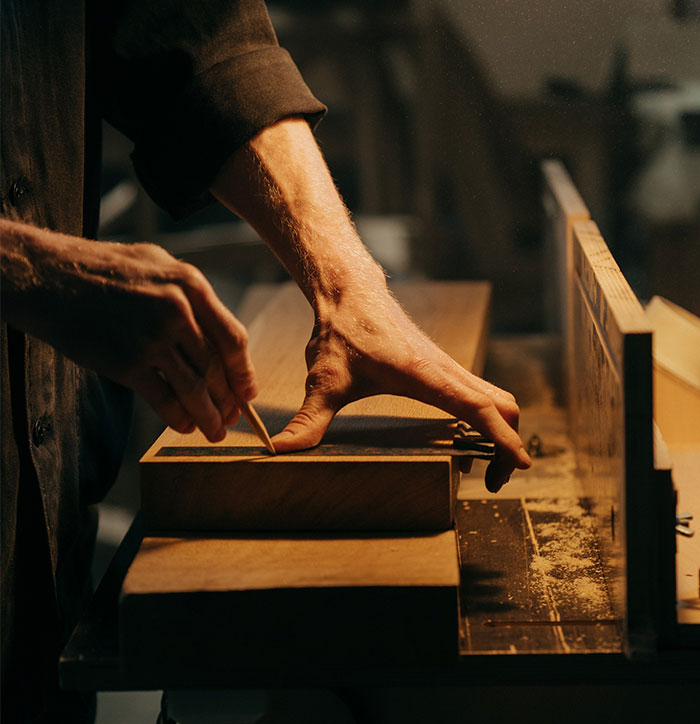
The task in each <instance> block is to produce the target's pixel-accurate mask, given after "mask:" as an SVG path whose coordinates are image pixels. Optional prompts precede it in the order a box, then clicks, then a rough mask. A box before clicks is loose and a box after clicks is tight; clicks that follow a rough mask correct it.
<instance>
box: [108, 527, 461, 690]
mask: <svg viewBox="0 0 700 724" xmlns="http://www.w3.org/2000/svg"><path fill="white" fill-rule="evenodd" d="M458 586H459V570H458V563H457V546H456V537H455V533H454V531H446V532H443V533H435V534H428V535H422V536H416V537H412V536H408V535H388V536H379V535H377V534H372V535H366V536H363V535H354V536H348V535H343V536H340V535H339V536H337V537H331V538H329V537H326V536H322V535H316V536H309V534H305V536H304V537H301V536H298V535H296V536H295V535H291V536H274V537H266V536H228V537H225V538H224V537H221V538H194V537H168V538H166V537H159V538H145V539H144V541H143V543H142V545H141V548H140V550H139V552H138V554H137V555H136V558H135V559H134V562H133V563H132V565H131V567H130V569H129V572H128V573H127V575H126V578H125V580H124V583H123V586H122V593H121V599H120V630H121V653H122V662H123V666H124V669H125V671H127V672H128V673H129V676H132V677H135V678H139V677H144V676H145V677H148V675H149V673H150V672H152V671H157V672H158V674H159V677H160V680H165V681H169V682H171V683H170V684H169V685H170V686H178V685H179V686H183V687H188V688H191V687H193V686H194V687H197V686H207V685H208V681H210V679H211V677H212V676H213V677H215V678H216V679H217V680H220V679H221V677H222V672H223V674H225V673H226V672H231V673H232V679H233V672H235V671H237V670H244V671H256V670H257V671H261V672H262V671H266V670H267V671H270V670H272V671H285V670H289V671H293V670H295V669H296V668H297V667H309V666H313V667H316V668H317V669H324V668H327V667H338V666H344V667H356V666H363V667H376V666H385V665H396V666H402V667H411V666H416V665H418V664H421V665H425V664H430V663H431V662H432V663H436V662H442V663H445V662H449V661H452V662H454V661H456V658H457V653H458V648H457V646H458V608H457V589H458ZM173 682H174V683H173Z"/></svg>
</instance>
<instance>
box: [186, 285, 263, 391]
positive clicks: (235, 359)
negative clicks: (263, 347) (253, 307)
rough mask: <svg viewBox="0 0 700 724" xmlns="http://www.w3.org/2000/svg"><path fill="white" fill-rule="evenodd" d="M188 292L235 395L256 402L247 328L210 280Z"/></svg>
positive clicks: (191, 286)
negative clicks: (217, 294) (228, 306)
mask: <svg viewBox="0 0 700 724" xmlns="http://www.w3.org/2000/svg"><path fill="white" fill-rule="evenodd" d="M186 293H187V296H188V298H189V300H190V304H191V305H192V309H193V310H194V313H195V316H196V318H197V321H198V322H199V324H200V326H201V328H202V331H203V332H204V334H205V335H206V336H207V338H208V339H209V341H210V342H211V343H212V345H214V347H215V348H216V350H217V351H218V353H219V355H220V357H221V360H222V362H223V365H224V369H225V372H226V377H227V379H228V382H229V385H230V386H231V389H232V390H233V393H234V395H235V396H236V398H237V399H240V400H243V401H245V402H247V401H248V400H252V399H253V398H254V397H255V396H256V395H257V393H258V388H257V382H256V380H255V369H254V368H253V362H252V360H251V359H250V354H249V352H248V333H247V332H246V329H245V327H244V326H243V325H242V324H241V323H240V322H239V321H238V319H236V317H235V316H234V315H233V314H232V313H231V312H230V311H229V310H228V308H227V307H226V306H225V305H224V303H223V302H222V301H221V300H220V299H219V298H218V297H217V296H216V293H215V292H214V290H213V289H212V287H211V285H210V284H209V282H207V281H206V279H203V278H202V279H201V280H200V281H199V283H196V284H192V285H188V288H187V289H186Z"/></svg>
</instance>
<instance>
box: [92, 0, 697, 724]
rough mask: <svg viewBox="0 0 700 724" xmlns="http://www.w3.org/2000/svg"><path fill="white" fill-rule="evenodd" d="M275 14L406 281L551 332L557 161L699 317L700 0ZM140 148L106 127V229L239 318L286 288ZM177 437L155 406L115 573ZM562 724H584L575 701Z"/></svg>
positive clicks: (464, 0)
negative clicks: (482, 283) (256, 292)
mask: <svg viewBox="0 0 700 724" xmlns="http://www.w3.org/2000/svg"><path fill="white" fill-rule="evenodd" d="M268 6H269V9H270V12H271V15H272V18H273V23H274V24H275V27H276V29H277V32H278V36H279V39H280V43H281V45H283V46H285V47H286V48H287V49H288V50H289V51H290V52H291V54H292V56H293V57H294V59H295V60H296V62H297V64H298V65H299V67H300V69H301V71H302V74H303V75H304V77H305V79H306V81H307V83H308V84H309V86H310V87H311V89H312V90H313V91H314V92H315V94H316V95H317V96H318V97H319V98H320V99H321V100H323V101H324V102H325V103H326V104H327V105H328V106H329V112H328V115H327V117H326V118H325V120H324V121H323V123H322V124H321V125H320V127H319V129H318V133H317V137H318V140H319V142H320V144H321V146H322V148H323V151H324V153H325V155H326V158H327V160H328V164H329V166H330V168H331V172H332V174H333V176H334V178H335V179H336V182H337V184H338V186H339V188H340V190H341V193H342V194H343V196H344V198H345V200H346V202H347V204H348V206H349V208H350V210H351V211H352V213H353V216H354V219H355V222H356V223H357V226H358V229H359V231H360V233H361V235H362V237H363V239H364V241H365V243H367V245H368V246H369V247H370V248H371V249H372V251H373V253H374V254H375V256H376V258H377V259H378V260H379V261H380V262H381V263H382V264H383V265H384V267H385V268H386V269H387V271H388V272H389V274H390V275H391V276H392V277H393V278H395V279H398V278H419V277H431V278H439V279H488V280H490V281H491V282H492V283H493V285H494V299H493V316H492V330H493V332H494V333H495V334H499V333H508V334H510V333H532V332H539V331H543V329H544V314H543V294H542V289H543V287H544V286H546V285H548V284H549V283H550V282H551V274H552V270H551V269H550V268H548V267H547V264H546V261H545V260H544V259H543V256H542V251H543V250H542V243H541V231H540V227H541V215H540V181H539V176H538V165H539V161H540V160H541V159H542V158H546V157H556V158H560V159H562V160H563V161H564V162H565V164H566V166H567V168H568V170H569V172H570V174H571V176H572V177H573V179H574V182H575V183H576V185H577V186H578V188H579V190H580V192H581V194H582V196H583V198H584V200H585V202H586V204H587V205H588V206H589V208H590V210H591V215H592V217H593V219H594V220H595V221H596V222H597V223H598V225H599V226H600V227H601V229H602V232H603V235H604V237H605V239H606V240H607V242H608V244H609V246H610V247H611V249H612V250H613V253H614V255H615V256H616V258H617V260H618V262H619V264H620V265H621V267H622V269H623V271H624V273H625V275H626V276H627V278H628V280H629V281H630V283H631V284H632V286H633V287H634V289H635V291H636V292H637V294H638V296H639V297H640V298H641V299H642V300H647V299H649V298H650V297H651V296H652V295H654V294H660V295H662V296H665V297H667V298H668V299H670V300H671V301H673V302H676V303H677V304H680V305H681V306H683V307H685V308H687V309H689V310H690V311H692V312H694V313H695V314H700V271H699V270H700V0H615V2H610V1H609V0H569V2H566V3H562V2H561V0H500V1H499V2H493V0H451V1H450V0H383V1H379V0H355V1H354V2H352V1H349V0H346V1H344V2H343V1H332V0H304V1H300V0H297V1H292V0H285V1H279V0H278V1H276V2H270V3H268ZM129 152H130V144H129V142H128V141H126V140H125V139H123V138H122V137H120V136H119V135H118V134H117V133H116V132H115V131H114V130H113V129H111V128H109V127H105V136H104V176H103V194H104V197H103V205H102V214H101V231H100V236H101V237H102V238H106V239H112V240H119V241H125V242H133V241H141V240H149V241H155V242H157V243H160V244H162V245H163V246H164V247H165V248H167V249H168V250H170V251H171V252H172V253H173V254H175V255H176V256H178V257H180V258H182V259H185V260H187V261H190V262H192V263H194V264H196V265H198V266H200V267H201V268H202V270H203V271H204V272H205V273H206V274H207V276H208V277H209V278H210V280H211V281H212V283H213V284H214V286H215V288H216V289H217V291H218V292H219V294H220V295H221V296H222V298H223V299H224V301H225V302H226V303H227V304H228V305H229V306H231V308H232V309H234V310H235V308H236V305H237V304H238V302H239V301H240V299H241V297H242V295H243V293H244V291H245V289H246V288H247V287H248V285H250V284H252V283H255V282H270V281H282V280H284V279H285V278H286V274H285V272H284V270H283V269H282V268H281V267H280V266H279V264H278V263H277V261H276V260H275V259H274V257H273V256H272V254H271V253H270V252H269V251H268V250H267V248H266V247H265V245H264V244H263V243H262V242H261V241H260V240H259V239H258V238H257V236H256V235H255V233H254V232H252V231H251V230H250V229H249V228H248V227H247V226H246V225H245V224H244V223H242V222H240V221H237V220H236V219H235V218H234V217H232V216H231V215H230V214H229V213H228V212H227V211H225V210H224V209H223V208H220V207H216V206H212V207H210V208H208V209H206V210H205V211H202V212H200V213H198V214H196V215H195V216H193V217H192V218H190V219H188V220H187V221H186V222H185V223H184V224H176V223H174V222H173V221H172V220H170V219H169V218H168V216H167V215H166V214H165V213H164V212H162V211H160V210H159V209H157V208H156V207H155V206H154V205H153V203H152V202H151V201H150V200H149V199H148V198H147V197H146V196H145V194H144V193H143V191H142V190H141V189H140V188H139V187H138V186H137V184H136V182H135V180H134V176H133V173H132V171H131V167H130V161H129ZM161 429H162V424H161V423H160V422H159V421H158V420H157V419H156V418H155V416H154V415H153V414H152V413H150V411H149V410H148V409H146V408H145V406H144V405H141V404H138V405H137V412H136V417H135V421H134V431H133V435H132V441H131V445H130V451H129V455H128V459H127V461H126V463H125V465H124V469H123V471H122V474H121V476H120V479H119V481H118V483H117V485H116V487H115V490H114V491H113V492H112V493H111V494H110V496H109V498H108V500H107V502H106V504H105V505H104V506H103V511H102V513H103V514H102V522H101V526H100V544H99V547H98V555H97V557H96V565H95V571H96V575H98V576H99V575H100V572H101V571H102V570H103V568H104V566H105V565H106V562H107V561H108V559H109V556H110V555H111V553H112V552H113V550H114V547H115V546H116V544H118V542H119V540H120V538H121V536H122V535H123V533H124V531H125V528H126V526H127V525H128V523H129V522H130V519H131V517H132V516H133V513H134V510H135V509H136V507H137V505H138V502H137V500H138V493H137V467H136V461H137V459H138V457H139V456H140V455H141V454H142V453H143V452H144V451H145V449H146V448H147V447H148V446H149V445H150V443H151V442H152V441H153V439H154V438H155V437H156V435H157V434H159V433H160V431H161ZM557 696H558V701H560V703H561V702H562V701H564V700H565V699H566V696H564V697H562V696H561V692H560V694H558V695H557ZM605 696H606V695H603V698H605ZM664 696H667V698H669V699H670V698H672V697H673V696H675V694H673V692H669V693H668V695H666V694H664ZM584 698H585V697H584ZM658 701H659V702H660V704H659V705H660V706H662V704H661V702H662V701H665V699H664V698H663V697H661V698H659V699H658ZM663 706H665V704H664V705H663ZM156 708H157V696H156V695H153V694H139V695H130V694H126V695H106V696H103V697H101V709H100V714H99V719H98V721H99V722H100V724H107V723H108V722H117V721H119V722H121V721H127V720H128V721H131V722H138V721H155V711H156ZM667 711H668V710H667ZM150 712H153V716H151V713H150ZM657 713H658V714H659V717H660V718H658V719H656V718H655V715H652V713H651V711H650V710H649V709H648V708H647V709H646V715H642V717H641V719H640V718H638V719H637V721H641V720H644V721H661V720H662V718H663V719H665V718H666V717H665V716H663V717H662V716H661V712H660V711H658V712H657ZM497 714H498V712H496V711H495V710H493V716H494V718H490V715H489V716H487V715H486V714H483V713H482V715H481V718H479V717H477V718H476V719H472V721H478V722H482V721H499V720H500V719H498V718H497ZM588 715H592V716H595V715H596V714H595V713H593V710H591V711H589V712H588V714H587V715H586V716H588ZM423 716H425V714H424V715H423ZM428 716H429V715H428ZM437 716H438V715H437V714H436V717H437ZM571 716H574V715H573V714H571ZM644 716H650V717H652V718H649V719H645V718H644ZM440 717H442V715H440ZM446 717H447V714H445V718H444V719H443V718H436V719H435V721H436V722H438V721H452V719H448V718H446ZM484 717H486V718H484ZM537 718H538V720H539V721H541V722H546V721H549V719H548V718H547V716H546V715H545V716H539V715H538V717H537ZM599 718H600V719H601V720H602V721H608V719H606V718H605V717H599ZM422 720H423V721H429V718H427V719H426V718H423V719H422ZM555 720H558V721H574V719H572V718H570V717H569V716H566V717H564V718H561V709H559V711H558V712H552V721H555ZM575 720H576V721H578V720H579V719H575ZM392 721H393V720H392ZM403 721H409V720H408V719H403ZM411 721H412V720H411ZM524 721H529V719H525V720H524ZM620 721H622V719H620Z"/></svg>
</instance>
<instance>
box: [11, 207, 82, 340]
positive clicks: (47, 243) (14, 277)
mask: <svg viewBox="0 0 700 724" xmlns="http://www.w3.org/2000/svg"><path fill="white" fill-rule="evenodd" d="M54 237H61V238H63V239H65V241H66V243H69V241H68V240H69V239H70V237H62V235H60V234H55V233H53V232H50V231H46V230H45V229H40V228H38V227H35V226H31V225H29V224H23V223H20V222H15V221H9V220H7V219H0V242H1V243H0V270H1V271H2V278H1V283H0V293H1V295H2V316H3V319H4V320H5V321H8V322H10V323H11V324H14V325H15V326H18V327H20V328H23V329H27V331H33V330H32V329H31V327H32V326H33V325H32V320H33V319H34V317H36V314H35V313H33V310H34V309H35V308H36V307H37V303H38V300H37V297H38V295H39V292H40V289H41V286H42V281H43V279H44V278H45V277H46V275H47V274H50V273H51V269H50V268H48V269H47V267H53V266H55V260H54V257H55V254H54V253H53V252H54V250H55V246H56V244H55V241H56V240H55V238H54Z"/></svg>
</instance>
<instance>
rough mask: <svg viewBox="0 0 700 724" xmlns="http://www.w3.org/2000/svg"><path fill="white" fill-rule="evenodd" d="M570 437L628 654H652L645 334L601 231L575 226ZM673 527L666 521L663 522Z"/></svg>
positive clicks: (657, 492)
mask: <svg viewBox="0 0 700 724" xmlns="http://www.w3.org/2000/svg"><path fill="white" fill-rule="evenodd" d="M571 282H572V304H573V315H572V323H573V327H572V330H573V335H572V338H573V365H574V366H573V370H572V372H573V374H572V380H573V393H574V394H573V398H572V409H571V410H570V412H571V421H572V427H571V435H572V438H573V441H574V445H575V447H576V451H577V463H578V472H579V476H580V480H581V484H582V486H583V491H584V494H585V495H586V496H587V497H588V498H589V499H590V501H591V504H592V506H593V511H594V512H595V513H596V515H597V518H598V521H599V539H600V543H601V547H602V550H603V554H604V560H605V562H606V564H607V576H608V579H609V582H610V590H611V594H612V598H613V605H614V608H615V610H616V612H617V615H618V616H620V617H624V620H625V624H626V634H627V643H628V646H629V650H630V652H631V653H640V654H643V653H648V652H650V651H653V650H655V648H656V645H657V632H658V625H659V616H660V601H659V598H660V591H659V582H660V578H661V571H660V570H659V543H660V531H661V526H662V525H663V524H664V523H663V521H662V520H661V516H660V511H661V510H664V509H665V507H664V506H665V501H667V499H668V497H669V495H670V490H669V485H670V483H669V482H668V478H666V481H667V482H666V484H661V483H660V482H659V478H658V477H656V476H655V473H654V463H653V454H654V443H653V431H652V365H651V329H650V326H649V323H648V320H647V319H646V316H645V314H644V311H643V309H642V307H641V305H640V304H639V301H638V300H637V298H636V296H635V295H634V293H633V292H632V290H631V289H630V287H629V285H628V283H627V281H626V280H625V278H624V276H623V275H622V273H621V271H620V269H619V267H618V266H617V264H616V263H615V261H614V259H613V257H612V255H611V254H610V251H609V249H608V247H607V246H606V244H605V241H604V240H603V238H602V237H601V235H600V232H599V230H598V228H597V226H596V225H595V224H594V223H593V222H590V221H584V222H577V223H575V224H574V226H573V276H572V277H571ZM669 523H670V522H669Z"/></svg>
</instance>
